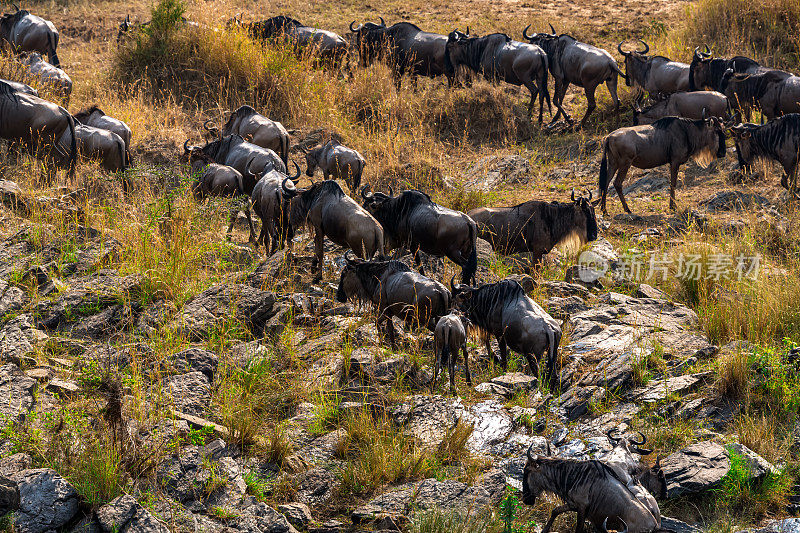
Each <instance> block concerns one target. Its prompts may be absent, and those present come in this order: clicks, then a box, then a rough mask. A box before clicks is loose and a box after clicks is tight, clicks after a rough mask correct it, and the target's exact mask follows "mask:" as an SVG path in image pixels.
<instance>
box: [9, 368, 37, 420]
mask: <svg viewBox="0 0 800 533" xmlns="http://www.w3.org/2000/svg"><path fill="white" fill-rule="evenodd" d="M37 386H38V384H37V382H36V380H35V379H33V378H32V377H30V376H28V375H26V374H25V373H24V372H23V371H22V370H20V369H19V367H17V365H14V364H7V365H3V366H0V417H2V418H3V419H5V420H15V421H21V420H23V419H24V418H25V415H27V413H28V412H29V411H30V410H31V408H32V407H33V403H34V401H35V399H34V393H35V392H36V389H37Z"/></svg>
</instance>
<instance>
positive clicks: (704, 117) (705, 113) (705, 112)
mask: <svg viewBox="0 0 800 533" xmlns="http://www.w3.org/2000/svg"><path fill="white" fill-rule="evenodd" d="M702 117H703V120H707V119H708V108H707V107H704V108H703V115H702Z"/></svg>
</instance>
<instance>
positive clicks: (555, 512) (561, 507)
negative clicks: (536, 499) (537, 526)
mask: <svg viewBox="0 0 800 533" xmlns="http://www.w3.org/2000/svg"><path fill="white" fill-rule="evenodd" d="M570 510H571V509H570V508H569V505H559V506H558V507H556V508H555V509H553V511H552V512H551V513H550V519H549V520H548V521H547V523H546V524H545V525H544V527H543V528H542V533H550V528H552V527H553V522H555V521H556V518H558V516H559V515H561V514H564V513H566V512H567V511H570Z"/></svg>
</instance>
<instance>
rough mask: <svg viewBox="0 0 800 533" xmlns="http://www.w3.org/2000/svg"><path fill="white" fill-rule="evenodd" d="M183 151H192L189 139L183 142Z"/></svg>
mask: <svg viewBox="0 0 800 533" xmlns="http://www.w3.org/2000/svg"><path fill="white" fill-rule="evenodd" d="M183 151H184V152H187V153H188V152H189V151H190V148H189V139H186V140H185V141H184V142H183Z"/></svg>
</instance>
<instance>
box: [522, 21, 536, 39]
mask: <svg viewBox="0 0 800 533" xmlns="http://www.w3.org/2000/svg"><path fill="white" fill-rule="evenodd" d="M530 27H531V25H530V24H528V25H527V26H525V29H524V30H522V37H523V38H525V39H528V40H531V39H533V37H534V35H536V34H534V35H528V30H529V29H530Z"/></svg>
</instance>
